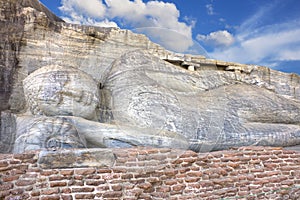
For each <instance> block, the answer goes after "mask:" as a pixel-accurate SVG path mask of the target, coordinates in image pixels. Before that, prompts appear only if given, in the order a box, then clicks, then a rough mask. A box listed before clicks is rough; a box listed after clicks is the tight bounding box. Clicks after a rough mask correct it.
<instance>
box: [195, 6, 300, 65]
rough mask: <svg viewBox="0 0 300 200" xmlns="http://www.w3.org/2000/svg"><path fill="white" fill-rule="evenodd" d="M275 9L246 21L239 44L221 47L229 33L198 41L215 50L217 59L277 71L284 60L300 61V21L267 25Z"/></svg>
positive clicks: (264, 9) (237, 37)
mask: <svg viewBox="0 0 300 200" xmlns="http://www.w3.org/2000/svg"><path fill="white" fill-rule="evenodd" d="M273 9H276V4H271V5H270V4H268V5H266V6H264V7H262V8H261V9H259V10H258V11H257V12H256V13H254V14H253V15H252V16H251V17H249V18H248V19H246V20H245V21H244V23H242V24H241V25H240V26H239V28H238V29H237V30H236V33H235V35H234V40H235V42H234V43H233V44H232V45H231V46H227V48H226V49H225V48H220V47H221V46H218V45H217V44H218V42H219V41H224V39H225V38H226V37H225V35H226V34H224V33H223V36H224V37H222V34H220V33H222V31H217V32H213V33H210V34H208V35H207V36H203V35H199V36H198V39H200V40H202V41H203V42H205V44H208V45H211V46H214V47H215V49H214V50H213V51H212V52H210V53H209V55H210V56H211V57H213V58H215V59H220V60H226V61H233V62H240V63H248V64H258V65H265V66H269V67H273V68H277V67H278V65H279V64H280V63H281V62H283V61H300V37H299V35H300V20H299V19H296V20H291V19H290V20H289V21H287V22H281V23H277V24H271V25H267V24H264V21H265V20H266V21H269V20H270V13H272V11H273ZM217 33H218V34H217ZM227 35H228V34H227ZM220 38H223V40H222V39H220ZM221 44H222V43H221ZM225 44H226V43H225ZM227 44H230V42H228V43H227Z"/></svg>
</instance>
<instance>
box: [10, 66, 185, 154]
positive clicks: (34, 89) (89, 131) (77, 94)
mask: <svg viewBox="0 0 300 200" xmlns="http://www.w3.org/2000/svg"><path fill="white" fill-rule="evenodd" d="M23 85H24V94H25V99H26V100H27V104H28V107H29V111H28V112H27V115H24V114H20V115H18V117H17V129H16V141H15V145H14V150H13V152H14V153H20V152H24V151H27V150H34V149H44V148H46V149H52V150H56V149H61V148H86V147H132V146H155V147H173V146H176V147H177V148H184V149H186V148H188V142H187V140H186V138H185V137H183V136H181V135H178V134H177V133H175V132H170V131H168V130H155V129H153V128H152V127H146V128H139V127H133V126H132V127H130V126H125V125H124V126H122V125H120V124H118V125H114V124H111V125H108V124H107V125H106V124H102V123H100V122H98V121H97V120H96V119H97V117H96V107H97V106H98V105H99V88H98V86H97V83H96V81H94V80H93V78H92V77H91V76H90V75H88V74H86V73H84V72H82V71H81V70H78V69H75V68H72V67H70V68H67V67H61V66H45V67H43V68H40V69H38V70H36V71H35V72H33V73H31V74H30V75H29V76H28V77H27V78H26V79H24V81H23ZM99 112H101V111H99ZM46 116H47V117H46ZM72 116H73V117H72ZM93 120H94V121H93ZM103 120H104V119H102V121H103Z"/></svg>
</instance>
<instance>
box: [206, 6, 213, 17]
mask: <svg viewBox="0 0 300 200" xmlns="http://www.w3.org/2000/svg"><path fill="white" fill-rule="evenodd" d="M205 7H206V11H207V14H208V15H214V14H215V12H214V7H213V5H212V4H206V5H205Z"/></svg>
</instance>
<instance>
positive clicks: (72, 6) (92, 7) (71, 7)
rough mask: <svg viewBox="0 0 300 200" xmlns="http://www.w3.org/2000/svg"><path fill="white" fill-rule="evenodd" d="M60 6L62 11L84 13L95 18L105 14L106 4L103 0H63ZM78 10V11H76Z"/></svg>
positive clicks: (71, 13)
mask: <svg viewBox="0 0 300 200" xmlns="http://www.w3.org/2000/svg"><path fill="white" fill-rule="evenodd" d="M61 4H62V6H61V7H60V8H59V9H60V10H61V11H62V12H64V13H66V14H70V15H71V17H72V15H74V14H76V15H83V16H88V17H94V18H101V17H103V16H104V14H105V10H106V8H105V5H103V3H102V0H88V1H82V0H62V1H61ZM75 11H76V13H74V12H75Z"/></svg>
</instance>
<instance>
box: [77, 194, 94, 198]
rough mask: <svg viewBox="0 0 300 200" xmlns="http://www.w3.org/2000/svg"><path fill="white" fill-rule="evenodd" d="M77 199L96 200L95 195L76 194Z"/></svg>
mask: <svg viewBox="0 0 300 200" xmlns="http://www.w3.org/2000/svg"><path fill="white" fill-rule="evenodd" d="M75 198H76V199H94V198H95V194H75Z"/></svg>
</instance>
